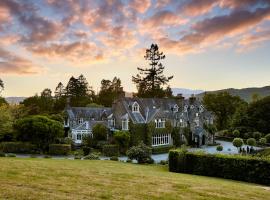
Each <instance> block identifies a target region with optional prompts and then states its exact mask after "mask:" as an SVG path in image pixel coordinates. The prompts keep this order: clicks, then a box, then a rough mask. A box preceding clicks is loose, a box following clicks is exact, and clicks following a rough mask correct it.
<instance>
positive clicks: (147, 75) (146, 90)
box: [132, 44, 173, 97]
mask: <svg viewBox="0 0 270 200" xmlns="http://www.w3.org/2000/svg"><path fill="white" fill-rule="evenodd" d="M144 58H145V60H148V61H149V65H150V68H140V67H138V68H137V69H138V70H139V74H137V75H136V76H135V77H134V76H132V81H133V82H134V83H135V84H136V86H137V89H138V94H137V96H139V97H165V96H167V95H170V94H169V93H170V92H168V91H170V88H169V87H167V89H165V90H164V89H163V86H165V85H168V83H169V81H170V80H171V79H172V78H173V76H169V77H166V76H164V75H163V71H164V66H163V65H162V63H161V62H160V61H161V60H163V59H165V55H164V54H163V52H160V51H159V47H158V45H157V44H152V45H151V47H150V49H146V54H145V56H144Z"/></svg>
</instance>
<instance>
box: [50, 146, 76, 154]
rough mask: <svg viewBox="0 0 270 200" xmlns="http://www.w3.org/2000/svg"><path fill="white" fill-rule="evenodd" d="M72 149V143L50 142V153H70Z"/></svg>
mask: <svg viewBox="0 0 270 200" xmlns="http://www.w3.org/2000/svg"><path fill="white" fill-rule="evenodd" d="M70 151H71V145H70V144H50V145H49V154H50V155H68V154H69V153H70Z"/></svg>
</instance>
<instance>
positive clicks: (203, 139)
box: [202, 135, 205, 145]
mask: <svg viewBox="0 0 270 200" xmlns="http://www.w3.org/2000/svg"><path fill="white" fill-rule="evenodd" d="M202 145H205V135H203V136H202Z"/></svg>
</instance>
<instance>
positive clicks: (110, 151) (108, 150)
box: [102, 144, 119, 157]
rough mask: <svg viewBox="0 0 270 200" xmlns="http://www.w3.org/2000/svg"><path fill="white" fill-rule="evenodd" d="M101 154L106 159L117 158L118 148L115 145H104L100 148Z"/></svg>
mask: <svg viewBox="0 0 270 200" xmlns="http://www.w3.org/2000/svg"><path fill="white" fill-rule="evenodd" d="M102 154H103V155H104V156H108V157H112V156H119V146H118V145H115V144H108V145H104V146H103V148H102Z"/></svg>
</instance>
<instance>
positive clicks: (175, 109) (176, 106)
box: [173, 104, 179, 112]
mask: <svg viewBox="0 0 270 200" xmlns="http://www.w3.org/2000/svg"><path fill="white" fill-rule="evenodd" d="M178 109H179V107H178V105H177V104H175V105H174V107H173V112H178Z"/></svg>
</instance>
